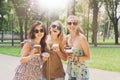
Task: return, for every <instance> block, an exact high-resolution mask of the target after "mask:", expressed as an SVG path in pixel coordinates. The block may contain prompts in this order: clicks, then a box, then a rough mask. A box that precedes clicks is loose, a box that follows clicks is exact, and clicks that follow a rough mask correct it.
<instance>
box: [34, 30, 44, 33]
mask: <svg viewBox="0 0 120 80" xmlns="http://www.w3.org/2000/svg"><path fill="white" fill-rule="evenodd" d="M34 32H35V33H39V32H41V33H43V32H44V30H43V29H40V30H37V29H35V30H34Z"/></svg>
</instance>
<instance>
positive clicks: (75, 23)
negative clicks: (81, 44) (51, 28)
mask: <svg viewBox="0 0 120 80" xmlns="http://www.w3.org/2000/svg"><path fill="white" fill-rule="evenodd" d="M67 24H68V25H72V24H73V25H74V26H76V25H77V24H78V23H77V22H67Z"/></svg>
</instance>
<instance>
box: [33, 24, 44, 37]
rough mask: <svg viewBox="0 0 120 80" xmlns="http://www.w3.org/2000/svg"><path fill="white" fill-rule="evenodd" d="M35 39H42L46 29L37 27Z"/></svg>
mask: <svg viewBox="0 0 120 80" xmlns="http://www.w3.org/2000/svg"><path fill="white" fill-rule="evenodd" d="M34 35H35V38H39V39H41V38H42V37H43V36H44V29H43V27H42V26H41V25H37V26H36V27H35V29H34Z"/></svg>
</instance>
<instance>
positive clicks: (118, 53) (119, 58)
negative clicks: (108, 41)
mask: <svg viewBox="0 0 120 80" xmlns="http://www.w3.org/2000/svg"><path fill="white" fill-rule="evenodd" d="M90 50H91V60H90V61H89V66H90V67H92V68H97V69H103V70H108V71H116V72H120V49H119V48H114V47H101V48H100V47H99V48H98V47H97V48H95V47H91V48H90Z"/></svg>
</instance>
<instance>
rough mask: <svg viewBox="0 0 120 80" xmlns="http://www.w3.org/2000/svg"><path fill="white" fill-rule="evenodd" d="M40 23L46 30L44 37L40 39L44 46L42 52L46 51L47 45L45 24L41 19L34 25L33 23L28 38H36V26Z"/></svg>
mask: <svg viewBox="0 0 120 80" xmlns="http://www.w3.org/2000/svg"><path fill="white" fill-rule="evenodd" d="M38 25H40V26H41V27H42V28H43V30H44V36H43V37H42V39H41V41H40V45H41V46H42V47H41V48H42V52H44V51H45V47H46V42H45V40H46V29H45V25H44V24H43V23H42V22H41V21H36V22H34V23H33V24H32V25H31V28H30V31H29V34H28V39H35V35H34V30H35V27H36V26H38Z"/></svg>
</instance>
